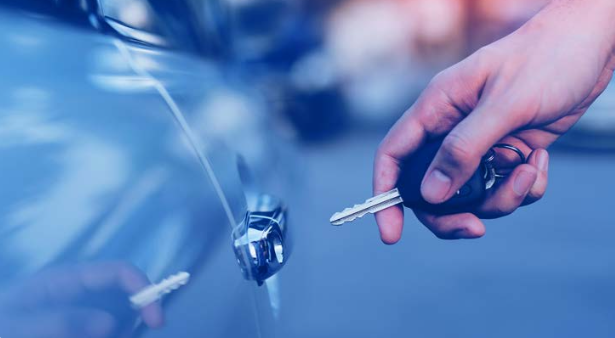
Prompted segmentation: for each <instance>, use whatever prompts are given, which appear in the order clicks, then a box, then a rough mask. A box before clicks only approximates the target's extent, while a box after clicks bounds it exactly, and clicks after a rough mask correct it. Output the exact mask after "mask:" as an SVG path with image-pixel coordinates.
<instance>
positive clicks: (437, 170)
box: [374, 0, 615, 244]
mask: <svg viewBox="0 0 615 338" xmlns="http://www.w3.org/2000/svg"><path fill="white" fill-rule="evenodd" d="M614 14H615V3H614V2H612V1H609V0H606V1H605V0H597V1H595V2H593V1H592V2H589V1H575V0H572V1H557V0H556V1H553V2H552V3H551V4H550V5H549V6H547V7H546V8H545V9H544V10H543V11H542V12H540V13H539V14H538V15H537V16H536V17H534V18H533V19H532V20H530V21H529V22H528V23H527V24H526V25H524V26H523V27H522V28H520V29H519V30H518V31H516V32H514V33H513V34H511V35H509V36H507V37H505V38H503V39H502V40H499V41H497V42H495V43H493V44H491V45H489V46H486V47H484V48H482V49H481V50H479V51H478V52H476V53H474V54H473V55H471V56H470V57H468V58H467V59H465V60H463V61H462V62H460V63H458V64H456V65H454V66H452V67H450V68H448V69H446V70H444V71H443V72H441V73H440V74H438V75H437V76H436V77H435V78H434V79H433V80H432V81H431V83H430V84H429V86H428V87H427V88H426V89H425V90H424V92H423V93H422V94H421V96H420V97H419V99H418V100H417V102H416V103H415V104H414V105H413V106H412V107H411V108H410V109H409V110H408V111H407V112H406V113H405V114H404V116H403V117H402V118H401V119H400V120H399V121H398V122H397V123H396V124H395V126H394V127H393V128H392V129H391V131H390V132H389V134H388V135H387V136H386V138H385V139H384V140H383V142H382V144H381V145H380V147H379V149H378V152H377V154H376V160H375V164H374V194H380V193H383V192H385V191H388V190H391V189H392V188H394V187H395V184H396V181H397V178H398V176H399V171H400V168H399V163H400V161H401V159H403V158H404V157H406V156H408V155H410V154H412V153H413V152H414V151H415V150H416V149H418V148H419V147H421V145H422V144H423V143H424V142H425V141H427V140H430V139H434V138H438V137H442V136H443V135H446V138H445V140H444V143H443V145H442V147H441V148H440V150H439V151H438V153H437V155H436V157H435V158H434V160H433V162H432V164H431V166H430V167H429V169H428V170H427V173H426V175H425V178H424V180H423V183H422V186H421V192H422V194H423V197H424V199H425V200H427V201H428V202H430V203H432V204H439V203H442V202H445V201H446V200H448V199H449V198H451V197H452V196H453V195H454V194H455V192H456V191H457V190H458V189H459V188H460V187H461V186H462V185H463V184H464V183H465V182H466V181H467V180H468V179H469V178H470V176H471V175H472V174H473V173H474V172H475V171H476V169H477V168H478V166H479V164H480V161H481V158H482V156H483V155H484V154H486V153H487V152H488V150H489V149H490V148H491V147H492V146H493V145H494V144H496V143H508V144H511V145H514V146H516V147H517V148H519V149H521V150H522V151H523V152H524V153H525V154H526V155H527V156H529V158H528V163H527V164H522V165H519V166H518V167H516V168H515V169H514V170H513V171H512V172H511V173H510V175H509V176H508V177H507V178H506V179H505V180H504V181H503V182H501V183H500V184H499V186H498V187H497V188H496V189H492V190H493V191H489V193H488V196H487V199H486V200H485V201H484V203H482V205H479V206H477V207H476V208H475V209H474V210H472V211H471V213H462V214H455V215H445V216H438V215H434V214H430V213H427V212H423V211H420V210H414V212H415V214H416V216H417V217H418V219H419V220H420V221H421V222H422V223H423V224H425V225H426V226H427V227H428V228H429V229H430V230H431V231H432V232H433V233H434V234H435V235H436V236H438V237H440V238H444V239H457V238H477V237H481V236H482V235H483V234H484V233H485V227H484V225H483V223H482V222H481V221H480V219H479V218H496V217H501V216H504V215H507V214H510V213H512V212H513V211H515V210H516V209H517V208H518V207H520V206H521V205H526V204H531V203H533V202H535V201H537V200H539V199H540V198H541V197H542V196H543V195H544V193H545V191H546V186H547V174H548V161H549V156H548V153H547V151H546V150H545V148H547V147H548V146H549V145H550V144H551V143H553V142H554V141H555V140H556V139H557V138H558V137H559V136H561V135H562V134H564V133H565V132H566V131H568V130H569V129H570V128H571V127H572V126H573V125H574V124H575V123H576V121H577V120H578V119H579V118H580V117H581V116H582V115H583V113H585V111H586V110H587V108H588V107H589V106H590V105H591V104H592V103H593V102H594V100H595V99H596V98H597V97H598V96H599V95H600V94H601V93H602V92H603V91H604V89H605V88H606V86H607V85H608V83H609V82H610V80H611V77H612V74H613V69H614V68H615V57H614V53H613V50H614V45H615V25H614V24H613V20H612V18H613V15H614ZM376 221H377V223H378V226H379V229H380V234H381V238H382V240H383V242H385V243H388V244H392V243H395V242H397V241H398V240H399V239H400V238H401V233H402V227H403V208H402V207H393V208H389V209H387V210H384V211H382V212H380V213H378V214H377V215H376Z"/></svg>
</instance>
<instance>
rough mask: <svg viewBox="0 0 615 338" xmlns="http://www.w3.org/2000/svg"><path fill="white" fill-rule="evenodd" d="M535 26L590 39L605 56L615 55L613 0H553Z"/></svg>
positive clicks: (614, 9) (539, 16) (569, 35)
mask: <svg viewBox="0 0 615 338" xmlns="http://www.w3.org/2000/svg"><path fill="white" fill-rule="evenodd" d="M534 19H535V20H536V21H537V26H538V27H539V28H540V27H546V26H550V27H552V28H553V29H555V30H556V31H558V32H560V34H562V33H563V34H566V35H567V36H568V37H569V38H570V37H577V38H582V39H583V40H587V41H592V45H593V47H594V48H597V49H598V50H600V51H602V52H604V54H605V56H607V55H608V57H610V56H613V55H615V1H614V0H552V1H551V2H550V3H549V4H548V5H547V6H546V7H545V8H544V9H543V10H542V11H541V12H540V13H539V14H538V15H536V17H534V18H533V19H532V21H534Z"/></svg>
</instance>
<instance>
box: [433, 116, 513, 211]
mask: <svg viewBox="0 0 615 338" xmlns="http://www.w3.org/2000/svg"><path fill="white" fill-rule="evenodd" d="M522 119H523V117H522V115H521V114H516V113H515V112H514V111H504V112H503V111H501V110H500V111H498V107H495V106H493V105H486V104H479V105H478V106H477V107H476V109H474V111H473V112H472V113H470V114H469V115H468V116H467V117H466V118H465V119H464V120H462V121H461V122H460V123H459V124H458V125H457V126H455V128H453V130H451V132H450V133H449V134H448V135H447V136H446V137H445V138H444V141H443V143H442V146H441V147H440V149H439V150H438V153H437V154H436V156H435V158H434V160H433V161H432V163H431V165H430V167H429V169H427V172H426V173H425V177H424V178H423V182H422V185H421V193H422V195H423V198H424V199H425V200H426V201H427V202H429V203H432V204H440V203H443V202H446V201H447V200H448V199H449V198H451V197H452V196H453V195H454V194H455V192H457V191H458V190H459V189H460V188H461V187H462V186H463V185H464V184H465V183H466V182H467V181H468V180H469V179H470V177H471V176H472V175H473V174H474V172H475V171H476V170H477V168H478V166H479V164H480V162H481V160H482V157H483V156H484V155H485V154H486V153H487V152H488V151H489V149H490V148H491V147H492V146H493V145H494V144H496V143H497V142H498V141H499V140H500V139H502V138H504V137H505V136H506V135H508V134H510V133H511V132H512V131H514V130H515V129H517V128H518V127H519V126H520V125H522Z"/></svg>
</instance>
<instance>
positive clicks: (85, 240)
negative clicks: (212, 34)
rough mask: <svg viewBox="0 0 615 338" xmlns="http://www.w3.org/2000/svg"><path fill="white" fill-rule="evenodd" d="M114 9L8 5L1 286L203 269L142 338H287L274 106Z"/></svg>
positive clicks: (202, 56)
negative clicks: (114, 270)
mask: <svg viewBox="0 0 615 338" xmlns="http://www.w3.org/2000/svg"><path fill="white" fill-rule="evenodd" d="M105 2H107V3H108V4H113V3H117V2H113V1H100V2H87V1H80V2H78V1H77V2H74V4H73V3H72V2H53V3H52V2H49V3H45V4H41V2H39V1H23V2H15V3H12V2H10V1H9V2H7V4H6V5H4V6H0V27H1V28H2V29H1V31H0V45H1V46H2V48H3V52H2V54H1V56H0V68H1V69H2V71H1V74H2V77H1V78H0V140H1V141H0V156H1V158H2V161H1V162H2V164H0V186H1V187H2V194H0V199H1V200H2V201H1V203H0V209H2V213H1V214H0V215H1V216H0V217H1V221H0V232H1V233H2V236H1V237H0V244H1V245H0V257H2V259H1V260H0V271H2V275H3V280H2V281H1V283H2V284H3V285H7V284H10V283H13V282H15V281H17V280H19V279H20V278H23V277H27V276H30V275H32V274H34V273H36V272H37V271H40V270H41V269H45V268H47V267H50V266H57V265H70V264H82V263H86V262H91V261H101V260H120V261H126V262H130V263H131V264H133V265H135V266H136V267H138V268H139V269H141V270H143V271H144V272H145V273H146V274H147V276H148V277H149V278H150V279H151V280H153V281H157V280H160V279H162V278H164V277H166V276H168V275H170V274H173V273H176V272H178V271H188V272H190V273H191V274H192V281H191V282H190V284H189V285H188V286H186V287H185V288H184V289H182V290H181V291H179V292H177V293H176V294H175V295H174V297H171V298H169V300H172V302H171V304H169V305H168V313H167V315H168V317H169V319H168V324H167V327H166V328H165V329H163V330H162V331H158V332H150V331H145V330H143V331H141V334H142V335H144V336H151V337H156V336H160V337H168V336H182V337H189V336H202V333H203V332H207V336H208V337H236V336H246V335H250V336H254V335H260V336H273V335H275V315H276V310H279V299H276V297H275V295H276V292H277V288H278V287H279V280H278V279H277V277H272V276H273V275H274V274H275V273H276V272H277V271H278V270H279V269H280V268H281V267H282V266H283V265H284V264H285V263H286V261H287V259H288V255H289V253H290V242H289V232H288V230H287V217H286V209H285V206H284V203H283V201H282V200H280V199H279V198H275V197H272V196H271V195H268V194H265V193H264V192H265V191H276V189H277V192H278V193H280V192H281V194H282V195H283V194H284V193H283V191H284V189H281V188H279V187H283V186H284V185H285V184H284V180H285V176H284V174H283V173H281V174H280V173H279V172H280V171H283V170H281V169H280V165H281V162H282V161H283V159H284V158H288V157H287V156H282V155H280V154H281V153H283V152H285V151H287V150H286V149H285V146H284V145H283V142H281V141H280V140H279V139H277V138H276V136H275V135H274V133H273V132H272V128H271V121H270V120H269V116H268V114H267V111H266V109H267V106H266V104H265V103H264V101H263V100H261V99H260V97H259V95H258V94H257V93H255V92H254V91H252V90H251V89H250V87H249V86H248V85H246V84H245V83H244V82H242V80H241V78H239V77H233V76H232V75H229V74H230V73H231V72H229V71H227V70H226V69H227V68H225V66H224V65H223V64H222V63H220V62H217V61H216V59H215V58H214V55H215V53H214V52H210V51H207V48H204V47H202V45H201V47H198V44H195V45H193V46H192V47H190V48H187V47H186V46H187V45H188V44H187V43H185V42H181V41H180V42H179V43H177V44H171V43H168V44H167V42H168V41H171V40H172V39H169V40H167V38H164V37H160V36H158V35H157V32H158V31H156V30H154V31H153V32H151V31H141V30H139V29H138V28H135V27H132V26H129V25H124V23H123V22H122V21H121V18H119V17H114V16H113V12H112V11H111V13H109V12H107V13H106V12H105V11H106V9H108V8H112V7H111V5H109V7H107V6H106V5H105ZM58 3H59V4H58ZM142 3H145V4H147V3H146V2H143V1H142ZM158 9H160V8H158ZM163 10H164V8H163ZM157 13H160V12H157ZM162 13H163V14H164V12H162ZM154 26H155V25H154ZM169 36H171V35H167V37H169ZM178 36H183V35H182V34H178ZM200 41H201V42H203V41H205V40H200ZM205 45H206V44H205ZM195 46H196V47H195ZM184 47H186V48H184ZM206 47H211V46H206ZM269 187H270V188H271V189H269ZM276 187H278V188H276ZM165 304H166V301H165ZM165 306H166V305H165ZM194 309H198V311H195V310H194ZM238 324H239V325H238Z"/></svg>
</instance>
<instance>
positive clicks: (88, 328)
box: [3, 309, 116, 338]
mask: <svg viewBox="0 0 615 338" xmlns="http://www.w3.org/2000/svg"><path fill="white" fill-rule="evenodd" d="M7 323H8V328H7V327H3V330H6V331H5V333H8V335H9V336H10V337H20V338H43V337H63V338H84V337H87V338H106V337H112V335H113V334H114V332H115V330H116V321H115V320H114V319H113V317H112V316H111V315H110V314H108V313H106V312H103V311H99V310H93V309H64V310H61V311H60V310H59V311H57V312H47V313H37V314H31V313H27V314H24V315H23V316H22V317H17V318H11V320H10V321H8V322H7Z"/></svg>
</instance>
